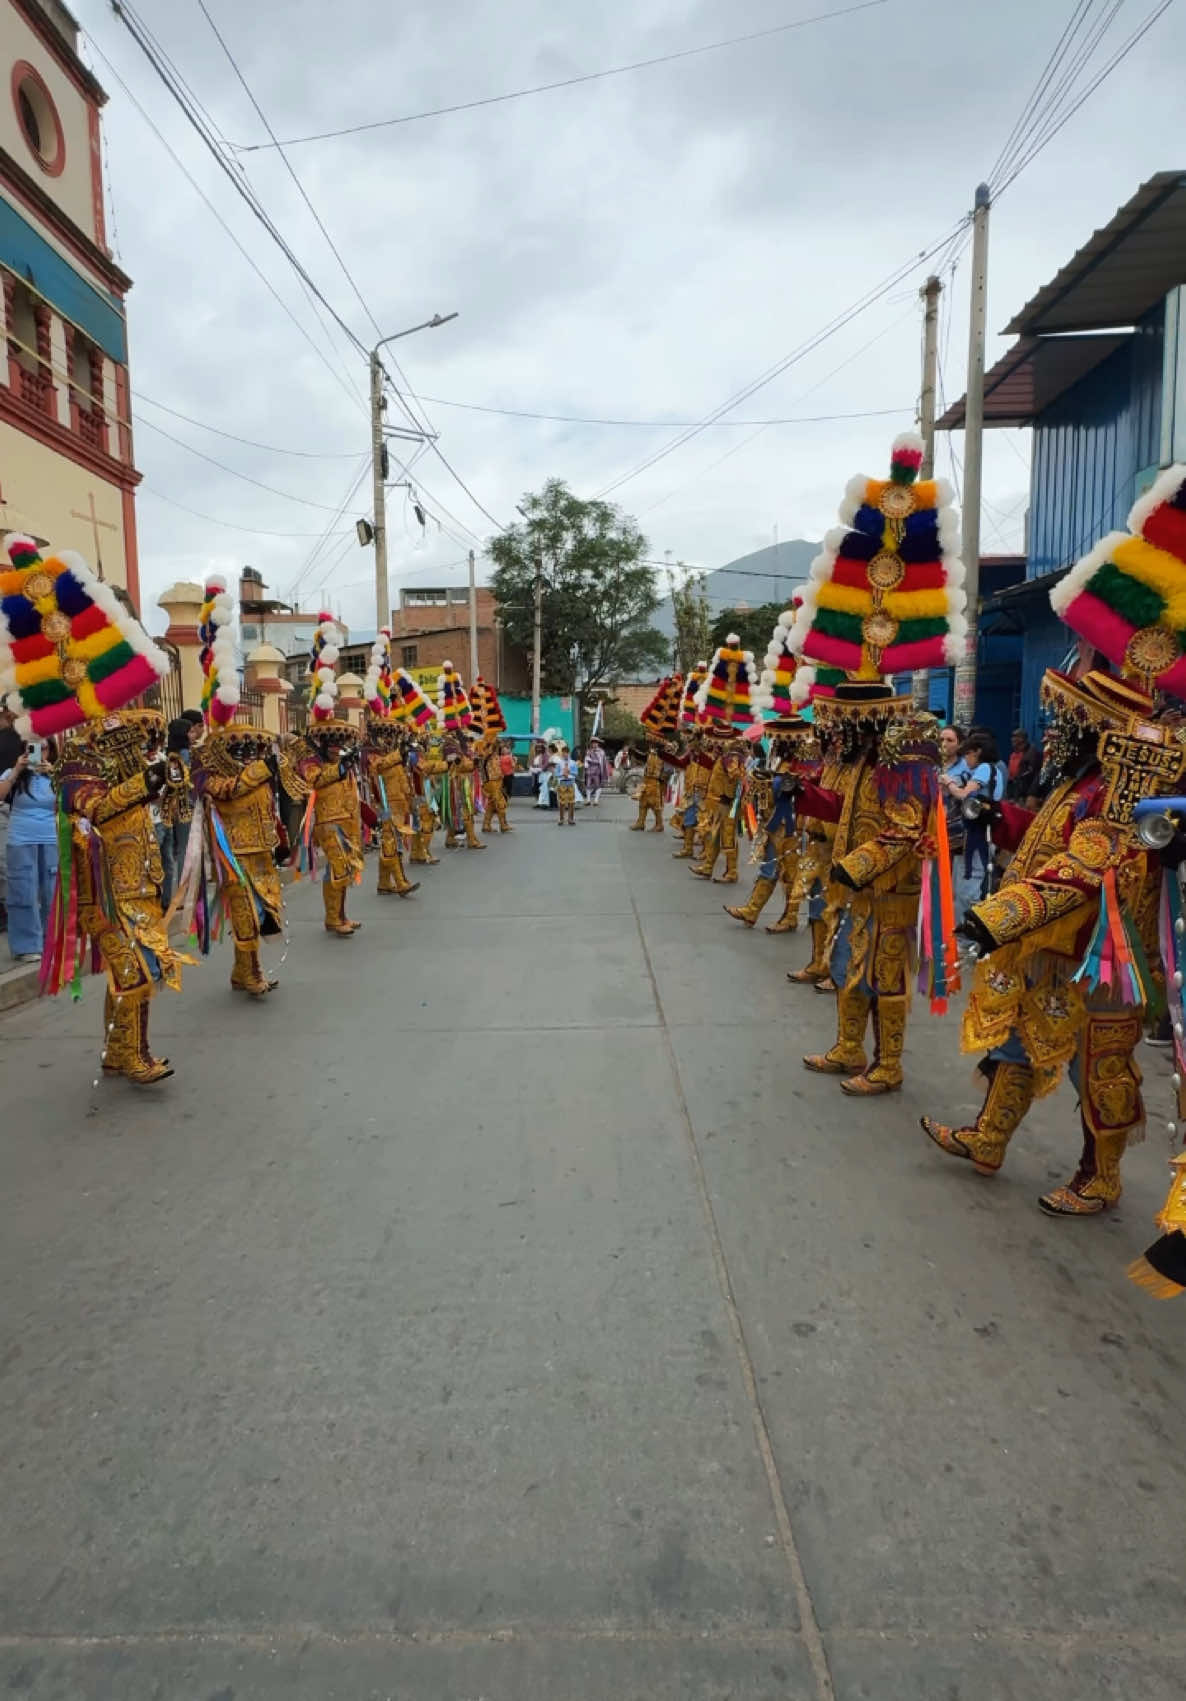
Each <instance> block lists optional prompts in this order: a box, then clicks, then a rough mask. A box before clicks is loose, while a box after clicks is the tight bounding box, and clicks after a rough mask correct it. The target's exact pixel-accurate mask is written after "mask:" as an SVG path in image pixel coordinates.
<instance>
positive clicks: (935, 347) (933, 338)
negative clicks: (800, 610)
mask: <svg viewBox="0 0 1186 1701" xmlns="http://www.w3.org/2000/svg"><path fill="white" fill-rule="evenodd" d="M918 293H919V294H920V295H921V296H922V298H923V301H924V302H925V303H926V306H925V309H924V312H923V322H922V393H921V395H920V397H919V402H918V426H919V430H920V432H921V433H922V468H921V476H922V477H923V478H934V476H935V376H936V373H937V371H938V366H939V297H940V295H941V294H942V293H943V285H942V284H941V283H940V282H939V279H938V278H937V277H935V275H934V273H932V274H931V276H930V277H929V278H928V279H927V281H926V283H925V284H923V286H922V288H921V289H920V290H919V292H918ZM930 682H931V673H930V669H929V668H925V667H920V668H917V669H916V670H915V674H914V678H913V680H912V682H911V693H910V694H911V696H912V697H913V698H914V704H915V707H916V708H919V709H925V708H927V707H928V705H929V703H930V699H931V683H930Z"/></svg>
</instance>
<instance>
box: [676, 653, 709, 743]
mask: <svg viewBox="0 0 1186 1701" xmlns="http://www.w3.org/2000/svg"><path fill="white" fill-rule="evenodd" d="M707 678H708V663H707V662H697V663H696V665H695V667H694V668H692V669H691V671H690V672H689V674H688V677H687V678H686V679H685V680H684V688H683V691H682V692H681V693H680V700H679V724H680V726H682V727H692V726H698V725H699V724H700V711H699V709H698V708H697V707H696V696H697V693H698V692H699V690H700V687H701V686H702V685H703V684H704V681H705V680H706V679H707Z"/></svg>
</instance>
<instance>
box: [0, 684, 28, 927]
mask: <svg viewBox="0 0 1186 1701" xmlns="http://www.w3.org/2000/svg"><path fill="white" fill-rule="evenodd" d="M24 748H25V741H24V739H23V738H22V737H21V735H20V733H19V732H18V731H17V730H16V725H15V717H14V715H13V713H12V710H11V709H6V708H5V707H4V704H3V702H0V774H3V773H7V771H8V769H9V768H14V767H15V766H16V763H17V758H18V757H19V756H20V755H21V754H22V752H23V751H24ZM7 843H8V810H7V809H0V933H2V932H3V931H4V929H5V928H6V927H7V926H8V911H7V909H6V908H5V898H6V895H7V886H6V878H7V869H8V864H7V861H6V856H5V846H6V845H7Z"/></svg>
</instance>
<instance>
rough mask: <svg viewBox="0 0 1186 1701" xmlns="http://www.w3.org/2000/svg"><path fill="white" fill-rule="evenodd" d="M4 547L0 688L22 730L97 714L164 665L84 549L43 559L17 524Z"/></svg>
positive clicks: (66, 726) (109, 710)
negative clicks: (6, 564)
mask: <svg viewBox="0 0 1186 1701" xmlns="http://www.w3.org/2000/svg"><path fill="white" fill-rule="evenodd" d="M4 547H5V549H6V551H7V553H8V557H9V560H10V561H11V563H12V565H11V567H8V568H4V569H2V570H0V695H3V696H6V697H7V701H8V706H9V708H11V709H12V710H13V712H14V714H15V715H16V717H17V730H18V732H19V733H20V734H21V736H22V737H23V738H29V737H37V738H51V737H53V736H54V735H55V734H58V733H64V732H69V731H70V730H71V729H72V728H74V727H80V726H83V725H84V724H85V723H86V722H87V721H95V720H101V719H102V718H103V717H104V716H106V715H111V714H114V713H115V712H116V711H117V710H119V709H122V708H124V707H125V705H126V704H128V703H131V702H132V701H133V700H134V699H135V698H137V697H139V696H141V695H142V694H143V693H144V692H145V691H147V690H148V688H149V687H150V686H151V685H155V683H156V681H157V680H158V679H161V678H163V677H164V676H165V674H167V673H168V672H169V665H170V664H169V658H168V656H167V655H166V654H165V653H164V651H163V650H159V649H158V648H157V646H156V645H155V644H154V643H153V642H152V640H151V639H150V638H149V636H148V634H147V633H146V632H145V631H144V629H143V627H142V626H141V625H140V623H139V621H138V620H136V619H135V618H134V617H133V616H132V615H130V614H129V613H128V612H127V610H126V609H125V608H124V607H123V606H122V605H121V603H120V602H119V599H118V598H117V597H116V595H115V593H114V591H113V590H112V589H111V587H110V585H107V584H104V582H103V581H102V580H101V579H98V578H96V576H95V574H94V573H92V571H91V569H90V568H89V567H88V566H87V564H86V562H85V561H84V560H83V558H82V556H81V555H79V554H77V553H76V552H75V551H74V550H72V549H69V550H67V549H63V550H56V551H54V552H53V553H52V554H50V555H48V556H46V557H45V558H44V559H42V557H41V555H40V554H39V552H38V548H37V545H36V543H34V541H33V539H32V538H31V537H25V536H23V535H22V534H21V533H18V532H14V533H12V534H10V535H9V536H8V537H6V538H5V540H4Z"/></svg>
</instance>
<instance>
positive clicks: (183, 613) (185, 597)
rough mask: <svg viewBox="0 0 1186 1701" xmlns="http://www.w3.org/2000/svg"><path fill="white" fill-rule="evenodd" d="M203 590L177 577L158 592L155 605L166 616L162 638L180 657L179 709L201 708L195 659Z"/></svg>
mask: <svg viewBox="0 0 1186 1701" xmlns="http://www.w3.org/2000/svg"><path fill="white" fill-rule="evenodd" d="M205 598H206V593H205V591H204V590H203V589H202V586H201V585H195V584H191V583H189V582H188V581H187V580H184V579H183V580H181V581H179V583H177V584H176V585H171V586H170V587H169V589H168V590H167V591H162V592H161V595H160V596H159V597H158V598H157V607H158V608H163V609H164V611H165V613H166V614H167V615H168V616H169V626H168V630H167V631H166V632H165V638H166V641H167V642H168V643H170V644H174V645H176V647H177V653H178V655H179V656H180V657H181V706H182V708H183V709H200V708H201V707H202V664H201V662H200V661H199V660H198V650H199V647H200V642H201V640H200V639H199V637H198V616H199V615H200V613H201V611H202V604H203V602H204V601H205Z"/></svg>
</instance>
